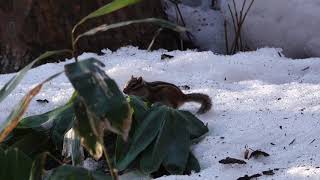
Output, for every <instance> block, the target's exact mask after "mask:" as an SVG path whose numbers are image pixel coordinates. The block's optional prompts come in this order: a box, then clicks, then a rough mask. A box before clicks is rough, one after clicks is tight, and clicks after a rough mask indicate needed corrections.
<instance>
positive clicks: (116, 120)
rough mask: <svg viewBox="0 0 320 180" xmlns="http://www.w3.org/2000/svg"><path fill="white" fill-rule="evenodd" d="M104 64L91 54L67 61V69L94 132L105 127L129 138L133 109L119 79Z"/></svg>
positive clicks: (99, 131)
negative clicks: (106, 70) (110, 74)
mask: <svg viewBox="0 0 320 180" xmlns="http://www.w3.org/2000/svg"><path fill="white" fill-rule="evenodd" d="M101 66H103V64H102V63H101V62H100V61H98V60H96V59H94V58H90V59H86V60H83V61H81V62H78V63H72V64H68V65H66V66H65V71H66V75H67V77H68V78H69V80H70V82H71V83H72V85H73V87H74V88H75V90H76V91H77V93H78V97H79V98H80V100H81V101H82V102H83V103H84V104H83V106H84V107H85V110H86V111H87V112H86V113H87V115H88V118H89V120H90V124H91V127H92V128H93V129H92V130H93V132H94V134H95V135H96V136H97V137H99V136H101V135H102V134H103V133H101V128H103V129H106V130H110V131H112V132H114V133H117V134H119V135H121V136H122V137H123V139H124V140H126V139H127V137H128V134H129V131H130V128H131V121H132V109H131V108H130V106H129V104H128V102H127V101H126V99H125V97H124V96H123V94H122V92H121V91H120V89H119V87H118V86H117V84H116V82H115V81H114V80H113V79H111V78H110V77H109V76H108V75H106V74H105V72H104V71H103V70H102V69H101V68H100V67H101ZM100 138H101V137H100Z"/></svg>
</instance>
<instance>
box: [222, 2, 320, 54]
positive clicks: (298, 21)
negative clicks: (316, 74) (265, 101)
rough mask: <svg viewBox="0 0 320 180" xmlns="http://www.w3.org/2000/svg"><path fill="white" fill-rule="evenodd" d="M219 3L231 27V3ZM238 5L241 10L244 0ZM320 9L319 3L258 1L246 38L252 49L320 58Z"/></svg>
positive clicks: (250, 17)
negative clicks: (282, 51)
mask: <svg viewBox="0 0 320 180" xmlns="http://www.w3.org/2000/svg"><path fill="white" fill-rule="evenodd" d="M220 1H221V2H222V3H221V4H222V6H221V8H222V11H223V13H224V15H225V16H226V17H227V20H228V22H229V25H231V24H232V20H231V16H230V12H229V10H228V7H227V3H228V2H229V3H230V4H232V1H231V0H220ZM235 2H236V4H237V7H238V11H240V8H241V6H242V3H243V0H237V1H235ZM250 2H251V0H248V1H247V6H248V4H249V3H250ZM231 7H233V6H231ZM319 9H320V1H319V0H306V1H301V0H281V1H279V0H268V1H266V0H255V2H254V3H253V6H252V8H251V10H250V11H249V13H248V16H247V18H246V21H245V23H244V27H243V37H244V38H245V39H246V41H247V43H248V45H249V47H251V48H260V47H264V46H272V47H279V48H282V49H283V50H284V54H286V55H287V56H289V57H294V58H305V57H315V56H316V57H319V56H320V52H319V48H320V31H319V29H320V11H319ZM229 29H230V28H229Z"/></svg>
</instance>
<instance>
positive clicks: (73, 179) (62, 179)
mask: <svg viewBox="0 0 320 180" xmlns="http://www.w3.org/2000/svg"><path fill="white" fill-rule="evenodd" d="M46 180H112V177H111V176H108V175H106V174H104V173H102V172H97V171H89V170H87V169H85V168H82V167H75V166H70V165H64V166H60V167H58V168H56V169H54V170H53V171H52V173H51V174H50V175H49V176H48V177H47V178H46Z"/></svg>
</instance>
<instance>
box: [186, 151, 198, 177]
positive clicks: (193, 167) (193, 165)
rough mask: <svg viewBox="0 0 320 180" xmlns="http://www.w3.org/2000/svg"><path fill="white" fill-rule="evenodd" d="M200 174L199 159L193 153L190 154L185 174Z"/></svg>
mask: <svg viewBox="0 0 320 180" xmlns="http://www.w3.org/2000/svg"><path fill="white" fill-rule="evenodd" d="M192 171H194V172H200V165H199V162H198V160H197V158H196V157H195V156H194V155H193V154H192V152H190V153H189V157H188V162H187V165H186V169H185V173H186V174H191V172H192Z"/></svg>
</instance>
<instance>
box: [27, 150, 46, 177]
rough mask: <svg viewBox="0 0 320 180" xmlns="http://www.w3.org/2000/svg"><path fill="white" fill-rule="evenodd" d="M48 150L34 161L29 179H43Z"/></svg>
mask: <svg viewBox="0 0 320 180" xmlns="http://www.w3.org/2000/svg"><path fill="white" fill-rule="evenodd" d="M47 155H48V152H44V153H41V154H39V155H38V156H37V157H36V158H35V160H34V161H33V163H32V166H31V171H30V176H29V180H41V179H42V175H43V173H44V165H45V162H46V158H47Z"/></svg>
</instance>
